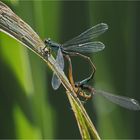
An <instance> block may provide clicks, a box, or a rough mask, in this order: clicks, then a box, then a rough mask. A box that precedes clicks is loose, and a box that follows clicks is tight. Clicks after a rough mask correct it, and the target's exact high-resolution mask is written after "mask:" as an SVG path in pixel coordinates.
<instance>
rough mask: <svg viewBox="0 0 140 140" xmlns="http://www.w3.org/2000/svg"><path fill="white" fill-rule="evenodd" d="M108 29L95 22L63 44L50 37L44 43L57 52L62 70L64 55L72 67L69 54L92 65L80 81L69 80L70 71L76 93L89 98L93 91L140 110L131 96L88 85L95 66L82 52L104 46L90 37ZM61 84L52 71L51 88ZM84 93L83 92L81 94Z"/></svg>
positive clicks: (57, 60) (58, 62)
mask: <svg viewBox="0 0 140 140" xmlns="http://www.w3.org/2000/svg"><path fill="white" fill-rule="evenodd" d="M107 29H108V25H107V24H105V23H100V24H97V25H96V26H93V27H91V28H89V29H88V30H86V31H84V32H83V33H81V34H80V35H78V36H76V37H75V38H73V39H71V40H69V41H67V42H66V43H64V44H58V43H56V42H54V41H52V40H51V39H46V40H45V44H46V46H48V47H50V48H51V49H52V50H53V51H55V52H57V56H56V64H58V65H59V67H60V68H61V69H62V70H64V58H63V57H65V58H66V59H67V60H68V61H69V69H72V65H71V60H70V57H69V56H80V57H83V58H84V59H86V60H87V61H89V63H90V65H91V66H92V69H93V70H92V73H91V74H90V76H89V77H88V78H86V79H84V80H82V81H80V82H74V81H71V80H70V79H71V77H72V72H71V73H70V76H71V77H69V80H70V83H71V84H72V83H73V82H74V84H73V85H74V87H73V88H75V89H76V92H77V94H79V95H81V96H83V97H85V98H87V99H88V98H91V96H92V95H93V94H95V93H97V94H99V95H101V96H104V97H105V98H106V99H108V100H109V101H111V102H113V103H116V104H118V105H120V106H122V107H124V108H127V109H130V110H140V105H139V103H138V102H137V101H136V100H134V99H131V98H128V97H123V96H118V95H113V94H110V93H108V92H104V91H101V90H98V91H96V90H95V89H94V88H92V87H91V86H90V85H88V84H87V83H88V81H90V80H91V79H92V78H93V76H94V73H95V70H96V68H95V66H94V64H93V63H92V61H91V59H90V58H89V57H88V56H86V55H83V54H82V53H95V52H98V51H101V50H103V49H104V48H105V45H104V44H103V43H102V42H99V41H91V40H92V39H94V38H96V37H98V36H99V35H101V34H103V33H104V32H105V31H106V30H107ZM72 79H73V78H72ZM60 85H61V81H60V79H59V78H58V77H57V75H56V74H55V73H53V77H52V87H53V89H55V90H56V89H58V88H59V86H60ZM84 90H85V91H86V92H88V93H89V94H86V93H85V92H84ZM83 93H84V94H83Z"/></svg>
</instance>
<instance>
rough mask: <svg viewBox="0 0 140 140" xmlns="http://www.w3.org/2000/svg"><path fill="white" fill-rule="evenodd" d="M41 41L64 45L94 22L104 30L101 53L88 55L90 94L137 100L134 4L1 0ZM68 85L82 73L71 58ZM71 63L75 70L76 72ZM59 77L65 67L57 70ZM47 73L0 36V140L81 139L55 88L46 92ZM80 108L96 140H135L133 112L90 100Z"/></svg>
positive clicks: (138, 48)
mask: <svg viewBox="0 0 140 140" xmlns="http://www.w3.org/2000/svg"><path fill="white" fill-rule="evenodd" d="M3 2H4V3H6V4H7V5H8V6H10V8H11V9H12V10H13V11H14V12H15V13H16V14H17V15H18V16H20V17H21V18H22V19H23V20H24V21H25V22H27V23H28V24H29V25H30V26H31V27H32V28H33V29H34V30H35V31H36V32H37V33H38V35H39V36H40V37H41V38H42V39H43V40H44V39H45V38H46V37H50V38H52V39H53V40H55V41H57V42H59V43H64V42H65V41H67V40H69V39H71V38H73V37H74V36H76V35H78V34H80V33H81V32H83V31H84V30H85V29H88V28H90V27H92V26H94V25H96V24H98V23H101V22H104V23H107V24H108V26H109V29H108V31H107V32H106V33H104V34H103V35H102V36H100V37H99V38H98V39H96V40H98V41H102V42H103V43H104V44H105V46H106V48H105V49H104V50H103V51H102V52H99V53H96V54H92V55H90V57H92V60H93V62H94V64H95V65H96V68H97V71H96V74H95V78H94V81H93V82H91V85H93V86H94V87H95V88H97V89H102V90H105V91H109V92H112V93H114V94H118V95H123V96H129V97H132V98H135V99H137V100H139V101H140V90H139V84H140V72H139V71H140V64H139V60H140V42H139V36H140V26H139V25H140V19H139V13H140V2H138V1H135V2H131V1H129V2H127V1H126V2H121V1H119V2H117V1H116V2H113V1H108V2H106V1H99V2H97V1H77V2H74V1H69V2H66V1H19V0H4V1H3ZM72 63H73V69H74V70H73V71H74V78H75V81H77V80H82V79H83V78H85V77H87V75H88V74H89V73H90V67H89V66H88V64H87V63H86V62H85V61H84V60H82V59H80V58H73V59H72ZM77 66H78V67H77ZM65 68H66V72H67V64H66V66H65ZM51 77H52V71H51V70H50V69H49V68H48V66H47V65H46V64H45V63H44V62H43V61H42V60H41V59H40V58H39V57H38V56H37V55H36V54H34V53H33V52H31V51H30V50H28V49H26V48H25V47H23V46H22V45H21V44H20V43H18V42H17V41H15V40H14V39H12V38H10V37H9V36H7V35H5V34H4V33H1V32H0V138H1V139H2V138H17V139H19V138H36V139H41V138H51V139H56V138H57V139H62V138H75V139H76V138H81V137H80V134H79V130H78V127H77V124H76V121H75V118H74V115H73V112H72V110H71V107H70V104H69V102H68V99H67V97H66V94H65V90H64V88H63V87H62V86H61V87H60V88H59V89H58V90H57V91H54V90H53V89H52V87H51ZM85 108H86V110H87V112H88V114H89V116H90V118H91V119H92V121H93V123H94V125H95V126H96V128H97V130H98V132H99V135H100V137H101V138H102V139H103V138H104V139H105V138H106V139H109V138H116V139H117V138H125V139H128V138H129V139H134V138H135V139H136V138H140V133H139V130H140V112H134V111H130V110H126V109H123V108H121V107H118V106H116V105H114V104H112V103H109V102H108V101H106V100H104V99H103V98H99V97H94V98H93V100H90V101H88V102H87V103H86V104H85Z"/></svg>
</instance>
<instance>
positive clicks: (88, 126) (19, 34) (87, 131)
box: [0, 2, 100, 139]
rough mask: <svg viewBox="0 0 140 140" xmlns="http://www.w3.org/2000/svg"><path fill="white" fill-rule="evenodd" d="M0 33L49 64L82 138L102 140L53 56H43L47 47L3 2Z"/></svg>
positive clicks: (0, 14)
mask: <svg viewBox="0 0 140 140" xmlns="http://www.w3.org/2000/svg"><path fill="white" fill-rule="evenodd" d="M0 31H2V32H4V33H6V34H8V35H10V36H11V37H13V38H15V39H16V40H17V41H19V42H20V43H22V44H23V45H24V46H26V47H27V48H29V49H30V50H31V51H33V52H34V53H36V54H37V55H38V56H39V57H41V58H42V59H43V60H44V61H45V62H46V63H47V64H48V66H49V67H50V68H51V70H52V71H53V72H55V73H56V75H57V76H58V77H59V78H60V79H61V82H62V84H63V86H64V87H65V89H66V93H67V96H68V98H69V101H70V104H71V106H72V109H73V112H74V114H75V117H76V120H77V123H78V127H79V130H80V133H81V136H82V138H83V139H87V138H88V139H91V138H95V139H100V137H99V135H98V133H97V131H96V129H95V128H94V125H93V124H92V122H91V120H90V118H89V117H88V115H87V113H86V111H85V109H84V107H83V105H82V104H81V102H80V100H79V99H78V98H77V97H76V93H75V92H74V90H73V88H72V86H71V84H70V83H69V81H68V79H67V77H66V76H65V74H64V72H63V71H62V70H61V69H58V68H57V67H56V61H55V59H54V58H53V56H51V55H50V56H49V57H48V59H47V58H46V57H45V56H44V55H43V54H42V49H43V48H44V47H45V44H44V43H43V41H42V40H41V39H40V37H39V36H38V35H37V34H36V33H35V32H34V31H33V29H32V28H31V27H30V26H29V25H28V24H27V23H25V22H24V21H23V20H22V19H21V18H19V17H18V16H17V15H16V14H15V13H14V12H13V11H12V10H11V9H10V8H9V7H8V6H7V5H5V4H4V3H2V2H0Z"/></svg>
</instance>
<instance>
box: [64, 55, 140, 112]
mask: <svg viewBox="0 0 140 140" xmlns="http://www.w3.org/2000/svg"><path fill="white" fill-rule="evenodd" d="M67 60H68V62H69V81H70V83H71V85H72V86H73V89H74V91H75V92H76V93H77V96H78V95H79V96H82V97H83V98H85V99H86V100H87V99H89V98H91V97H92V96H93V95H94V94H96V95H100V96H103V97H105V98H106V99H108V100H109V101H110V102H112V103H115V104H117V105H119V106H121V107H124V108H127V109H130V110H140V105H139V102H138V101H137V100H135V99H132V98H129V97H124V96H119V95H114V94H111V93H109V92H105V91H102V90H95V89H94V88H93V87H92V86H90V85H88V84H87V83H88V81H89V79H87V80H86V79H85V80H84V81H81V82H76V83H75V82H74V80H73V74H72V64H71V59H70V57H69V56H67Z"/></svg>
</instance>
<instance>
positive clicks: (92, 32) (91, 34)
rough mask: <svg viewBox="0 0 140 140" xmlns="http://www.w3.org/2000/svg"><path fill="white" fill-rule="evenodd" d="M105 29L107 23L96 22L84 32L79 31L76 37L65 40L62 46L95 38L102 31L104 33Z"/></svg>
mask: <svg viewBox="0 0 140 140" xmlns="http://www.w3.org/2000/svg"><path fill="white" fill-rule="evenodd" d="M107 29H108V25H107V24H105V23H100V24H97V25H95V26H93V27H91V28H89V29H88V30H86V31H85V32H83V33H81V34H80V35H78V36H77V37H75V38H73V39H71V40H69V41H67V42H66V43H64V44H63V45H62V46H63V47H66V46H71V45H76V44H82V43H85V42H89V41H90V40H91V39H93V38H96V37H98V36H99V35H101V34H102V33H104V32H105V31H106V30H107Z"/></svg>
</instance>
